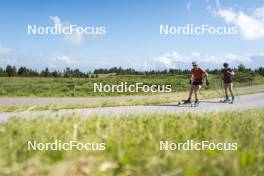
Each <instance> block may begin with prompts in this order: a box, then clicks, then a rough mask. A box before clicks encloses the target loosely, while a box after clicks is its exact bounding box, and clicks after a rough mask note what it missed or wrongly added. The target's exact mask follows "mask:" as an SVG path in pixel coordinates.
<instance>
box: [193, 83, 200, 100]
mask: <svg viewBox="0 0 264 176" xmlns="http://www.w3.org/2000/svg"><path fill="white" fill-rule="evenodd" d="M201 87H202V86H201V85H197V86H196V87H195V88H194V95H195V101H198V92H199V90H200V89H201Z"/></svg>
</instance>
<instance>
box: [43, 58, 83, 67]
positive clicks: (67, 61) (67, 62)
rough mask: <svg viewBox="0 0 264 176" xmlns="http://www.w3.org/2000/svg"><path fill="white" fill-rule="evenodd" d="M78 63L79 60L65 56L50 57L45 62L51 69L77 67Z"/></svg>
mask: <svg viewBox="0 0 264 176" xmlns="http://www.w3.org/2000/svg"><path fill="white" fill-rule="evenodd" d="M79 63H80V61H79V60H77V59H74V58H71V57H69V56H66V55H61V56H52V57H50V58H49V59H48V60H47V64H48V66H49V67H52V68H65V67H71V66H74V65H75V66H77V65H78V64H79Z"/></svg>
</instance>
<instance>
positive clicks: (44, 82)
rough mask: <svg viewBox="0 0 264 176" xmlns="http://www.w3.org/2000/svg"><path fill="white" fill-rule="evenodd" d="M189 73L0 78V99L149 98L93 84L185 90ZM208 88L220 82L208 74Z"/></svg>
mask: <svg viewBox="0 0 264 176" xmlns="http://www.w3.org/2000/svg"><path fill="white" fill-rule="evenodd" d="M246 77H247V76H246V75H243V74H242V75H241V74H239V73H237V74H236V77H235V78H236V79H237V80H235V84H236V87H242V86H247V85H248V84H249V82H248V79H247V78H246ZM189 78H190V75H189V74H183V75H177V74H164V75H162V74H157V75H115V76H108V77H98V78H42V77H34V78H30V77H28V78H27V77H0V96H3V97H20V96H21V97H107V96H126V95H151V92H142V91H139V92H123V93H121V92H108V93H107V92H94V83H102V84H103V85H119V84H120V83H121V82H127V84H128V85H131V84H136V83H143V84H144V85H157V84H158V85H171V88H172V92H179V91H187V90H188V89H189ZM209 78H210V86H207V87H205V88H206V89H218V88H219V87H220V86H221V85H220V83H221V82H222V81H221V79H220V77H219V75H214V74H210V77H209ZM251 78H252V80H251V82H250V84H251V85H260V84H264V77H263V76H260V75H255V76H252V77H251Z"/></svg>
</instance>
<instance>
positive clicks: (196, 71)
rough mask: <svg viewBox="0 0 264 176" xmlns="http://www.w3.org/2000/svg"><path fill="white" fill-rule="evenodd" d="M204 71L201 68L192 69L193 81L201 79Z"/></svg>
mask: <svg viewBox="0 0 264 176" xmlns="http://www.w3.org/2000/svg"><path fill="white" fill-rule="evenodd" d="M204 74H205V71H204V70H202V69H201V68H197V69H192V75H193V78H194V80H195V81H202V80H203V77H204Z"/></svg>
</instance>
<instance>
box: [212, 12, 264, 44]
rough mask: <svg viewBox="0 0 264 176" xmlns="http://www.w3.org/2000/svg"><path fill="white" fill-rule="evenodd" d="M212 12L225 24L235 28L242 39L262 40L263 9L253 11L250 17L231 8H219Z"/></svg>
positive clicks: (263, 34) (263, 30)
mask: <svg viewBox="0 0 264 176" xmlns="http://www.w3.org/2000/svg"><path fill="white" fill-rule="evenodd" d="M214 11H216V13H217V15H218V16H220V17H222V18H223V19H224V20H225V22H226V23H228V24H232V25H235V26H237V27H238V28H239V29H240V31H241V34H242V36H243V38H244V39H246V40H255V39H260V38H264V7H261V8H257V9H255V10H254V11H253V13H252V15H248V14H246V13H245V12H243V11H238V12H236V11H234V10H233V9H231V8H228V9H225V8H219V9H218V10H214Z"/></svg>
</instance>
